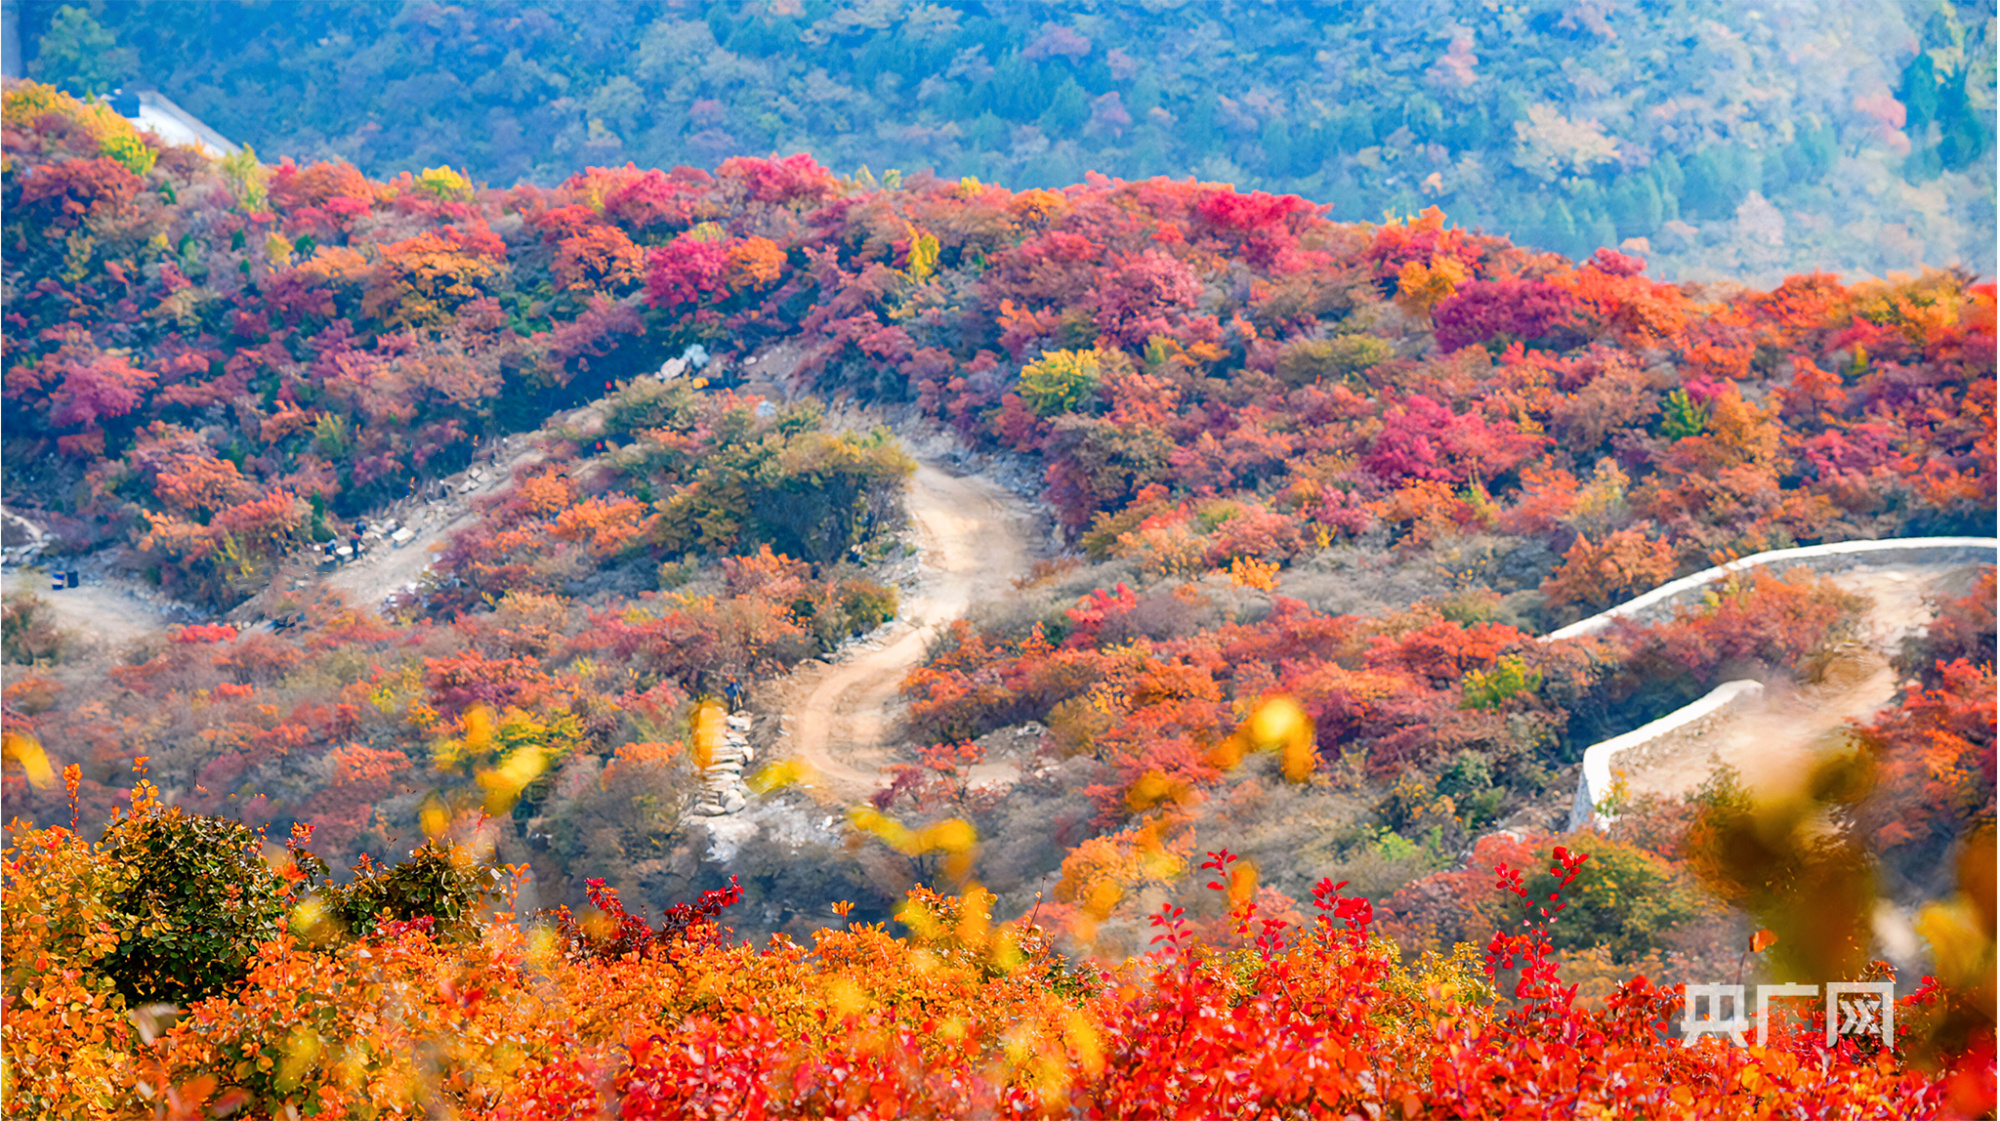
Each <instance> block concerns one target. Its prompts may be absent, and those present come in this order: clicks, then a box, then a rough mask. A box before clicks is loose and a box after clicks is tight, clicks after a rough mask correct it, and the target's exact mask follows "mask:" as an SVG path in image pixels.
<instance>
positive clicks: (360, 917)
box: [293, 841, 500, 939]
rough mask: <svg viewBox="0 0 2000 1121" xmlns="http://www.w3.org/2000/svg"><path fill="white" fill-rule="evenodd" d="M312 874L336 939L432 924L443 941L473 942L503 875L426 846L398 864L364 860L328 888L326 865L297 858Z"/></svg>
mask: <svg viewBox="0 0 2000 1121" xmlns="http://www.w3.org/2000/svg"><path fill="white" fill-rule="evenodd" d="M293 857H294V859H296V860H298V862H299V864H300V865H301V867H302V868H304V869H305V870H306V871H307V874H308V877H309V879H308V883H310V884H312V885H313V886H315V887H317V889H318V890H317V891H316V892H315V895H316V897H317V899H318V900H319V902H320V903H321V904H322V905H323V907H324V910H323V911H321V912H320V916H319V917H320V920H321V921H326V922H330V923H331V924H332V928H333V929H332V931H331V932H330V933H331V934H332V935H333V936H334V937H336V938H338V937H350V938H359V937H366V936H368V935H370V934H373V933H375V932H376V931H377V930H378V929H379V928H380V925H381V924H382V923H383V922H384V921H385V920H386V921H388V922H404V923H407V922H417V921H421V920H423V919H430V920H432V922H433V924H434V925H433V926H432V928H431V931H432V933H433V934H434V935H436V936H437V937H439V938H453V939H459V938H466V937H470V936H471V934H472V932H473V930H474V929H475V922H474V920H476V919H477V918H478V917H479V913H480V908H481V907H482V906H483V905H484V904H485V902H486V900H487V898H488V897H489V896H490V895H491V894H492V893H493V889H494V885H496V884H497V883H498V882H499V879H500V873H499V870H498V869H496V868H494V867H493V866H492V865H490V864H484V863H481V862H479V861H477V860H474V859H473V858H472V856H471V854H470V853H467V852H466V851H465V850H464V849H462V848H460V847H458V846H456V845H452V844H448V843H447V844H439V843H437V842H434V841H427V842H425V843H424V845H423V847H421V848H419V849H417V850H415V851H414V852H412V853H410V855H409V856H408V857H407V858H405V859H403V860H400V861H398V862H396V863H395V864H390V865H382V864H376V863H374V862H373V861H371V860H369V859H368V858H367V857H366V856H365V855H364V856H363V857H362V859H361V863H360V864H359V865H358V866H357V867H356V868H355V869H354V879H353V880H351V881H349V882H348V883H345V884H329V883H325V882H324V877H325V875H326V863H325V862H324V861H322V860H320V859H319V858H318V857H315V856H313V855H312V854H310V853H307V852H303V851H297V850H295V851H294V853H293Z"/></svg>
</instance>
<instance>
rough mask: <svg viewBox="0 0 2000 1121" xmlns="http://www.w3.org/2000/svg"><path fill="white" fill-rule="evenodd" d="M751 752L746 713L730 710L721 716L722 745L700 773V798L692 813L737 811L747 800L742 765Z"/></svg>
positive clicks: (747, 764) (712, 814)
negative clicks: (731, 711)
mask: <svg viewBox="0 0 2000 1121" xmlns="http://www.w3.org/2000/svg"><path fill="white" fill-rule="evenodd" d="M754 757H755V752H753V751H752V750H751V749H750V716H749V714H748V713H731V714H729V715H728V716H726V717H724V718H723V732H722V746H721V747H720V748H719V749H717V751H716V753H715V758H713V759H711V760H709V762H708V766H707V767H705V768H703V769H702V772H701V801H700V802H698V803H696V804H695V807H694V812H696V813H698V814H703V815H706V816H708V817H715V816H717V815H719V814H733V813H741V812H742V811H743V807H744V806H746V805H748V804H749V802H750V790H749V788H748V787H746V786H744V785H743V768H745V767H747V766H749V765H750V761H751V759H753V758H754Z"/></svg>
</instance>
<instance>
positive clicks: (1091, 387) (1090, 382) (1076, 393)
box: [1020, 350, 1104, 417]
mask: <svg viewBox="0 0 2000 1121" xmlns="http://www.w3.org/2000/svg"><path fill="white" fill-rule="evenodd" d="M1103 378H1104V369H1103V364H1102V362H1101V361H1100V360H1099V358H1098V355H1097V352H1096V351H1094V350H1045V351H1043V352H1042V356H1041V357H1040V358H1037V359H1035V360H1034V361H1033V362H1030V363H1028V364H1027V365H1026V366H1023V367H1022V368H1021V384H1020V393H1021V400H1022V401H1024V402H1026V403H1027V406H1028V408H1030V409H1033V410H1034V412H1035V415H1036V416H1042V417H1048V416H1055V415H1056V414H1058V413H1066V412H1070V411H1071V410H1073V409H1076V408H1079V407H1081V406H1082V405H1083V404H1084V402H1086V401H1089V400H1090V399H1091V398H1092V397H1093V396H1095V395H1096V393H1097V387H1098V385H1099V383H1100V382H1102V381H1103Z"/></svg>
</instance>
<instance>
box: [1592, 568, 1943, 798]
mask: <svg viewBox="0 0 2000 1121" xmlns="http://www.w3.org/2000/svg"><path fill="white" fill-rule="evenodd" d="M1977 568H1978V566H1976V565H1902V566H1897V567H1893V568H1890V567H1884V568H1867V569H1858V570H1855V571H1851V572H1844V573H1840V574H1837V575H1835V576H1834V577H1832V579H1833V581H1834V583H1836V584H1838V585H1840V586H1841V587H1842V588H1844V589H1846V590H1847V591H1850V592H1856V593H1859V594H1861V595H1865V596H1867V597H1868V598H1869V599H1870V600H1871V601H1872V603H1873V605H1872V606H1871V607H1870V608H1869V610H1868V612H1867V614H1866V615H1864V616H1863V618H1862V624H1861V634H1860V635H1859V636H1857V639H1858V640H1857V642H1856V643H1855V645H1854V646H1853V647H1852V648H1850V649H1849V650H1848V651H1846V652H1845V653H1844V654H1843V655H1842V656H1841V657H1839V658H1837V659H1836V660H1835V662H1834V664H1833V665H1832V666H1831V667H1829V668H1828V670H1827V671H1826V672H1825V673H1824V674H1823V675H1822V680H1821V681H1819V682H1817V683H1812V684H1804V685H1798V686H1789V685H1784V684H1776V685H1772V686H1770V687H1769V688H1768V690H1767V692H1766V693H1765V695H1764V698H1763V700H1762V701H1761V702H1759V703H1757V704H1754V705H1753V706H1751V707H1749V708H1746V709H1744V710H1743V711H1742V712H1740V713H1738V714H1736V715H1735V716H1733V717H1731V718H1730V719H1729V720H1728V721H1727V722H1726V723H1724V724H1722V725H1721V726H1720V727H1718V728H1716V729H1715V731H1714V732H1713V733H1712V734H1710V735H1709V736H1707V737H1706V738H1704V739H1703V740H1701V741H1699V742H1697V743H1691V744H1687V745H1684V746H1682V747H1681V748H1679V749H1678V750H1675V751H1673V752H1671V753H1669V754H1665V755H1662V756H1659V757H1657V758H1653V759H1650V760H1647V761H1646V762H1645V763H1643V764H1642V765H1640V766H1639V767H1636V768H1634V769H1632V770H1629V771H1626V772H1625V775H1626V782H1627V783H1628V784H1629V786H1630V788H1631V790H1632V792H1633V793H1635V794H1638V793H1658V794H1664V795H1667V796H1669V797H1677V796H1679V795H1681V794H1684V793H1686V792H1687V791H1690V790H1693V789H1695V788H1697V787H1699V786H1700V785H1701V784H1702V783H1703V782H1705V781H1707V779H1708V777H1709V775H1710V774H1711V773H1712V772H1713V771H1714V770H1715V769H1716V768H1717V767H1718V766H1722V765H1725V764H1726V765H1728V766H1731V767H1734V768H1735V769H1736V771H1737V773H1738V774H1739V775H1741V776H1742V778H1743V781H1744V783H1745V785H1747V786H1749V787H1750V788H1751V789H1753V790H1757V791H1760V792H1762V793H1764V794H1767V795H1774V794H1778V793H1781V792H1784V791H1787V790H1790V789H1793V788H1795V787H1797V786H1798V785H1799V784H1801V783H1803V782H1804V781H1805V780H1806V779H1807V778H1808V777H1809V776H1810V774H1811V772H1812V765H1813V763H1814V762H1815V761H1816V760H1818V759H1820V758H1822V757H1824V756H1825V755H1827V754H1830V753H1833V752H1837V751H1840V750H1844V749H1845V747H1846V744H1847V742H1848V740H1847V737H1846V734H1845V732H1846V729H1847V727H1848V721H1850V720H1859V721H1863V722H1866V721H1868V720H1869V718H1870V717H1872V716H1874V715H1875V714H1876V713H1877V712H1880V711H1881V710H1882V709H1884V708H1887V707H1889V706H1890V705H1891V704H1893V703H1895V700H1896V697H1897V695H1898V693H1899V692H1900V690H1899V688H1898V684H1897V674H1896V671H1895V668H1894V667H1893V666H1892V665H1890V661H1889V660H1890V659H1891V658H1892V657H1894V656H1895V654H1896V653H1897V651H1898V649H1899V648H1900V646H1901V644H1902V641H1903V639H1904V638H1905V637H1906V636H1908V635H1910V634H1912V633H1914V632H1915V631H1916V630H1917V628H1919V627H1922V626H1924V625H1925V624H1927V623H1929V622H1930V621H1931V619H1932V618H1933V616H1932V613H1931V610H1930V607H1929V606H1928V605H1927V604H1926V603H1925V602H1924V600H1925V597H1927V596H1930V597H1935V598H1937V599H1940V600H1944V599H1950V598H1954V597H1957V596H1962V595H1964V594H1965V593H1966V592H1967V591H1968V590H1969V589H1970V584H1971V579H1972V576H1973V574H1974V573H1975V572H1976V571H1977ZM1612 766H1613V769H1614V770H1617V769H1619V768H1618V764H1617V762H1616V761H1615V760H1614V761H1613V763H1612Z"/></svg>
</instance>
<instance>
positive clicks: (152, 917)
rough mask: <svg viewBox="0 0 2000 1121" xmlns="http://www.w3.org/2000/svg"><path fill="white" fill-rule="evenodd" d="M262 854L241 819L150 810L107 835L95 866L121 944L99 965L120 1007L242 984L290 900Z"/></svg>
mask: <svg viewBox="0 0 2000 1121" xmlns="http://www.w3.org/2000/svg"><path fill="white" fill-rule="evenodd" d="M259 847H260V844H259V840H258V837H257V835H256V834H255V833H253V832H251V831H250V829H249V828H248V827H247V826H245V825H244V824H243V823H242V822H240V821H231V820H229V819H227V818H221V817H209V816H206V815H203V814H191V813H187V812H185V811H183V810H181V809H180V808H179V807H167V808H164V809H161V808H158V807H157V806H149V807H147V808H146V809H144V810H143V811H142V812H140V813H138V814H137V815H135V816H133V817H129V818H123V819H120V820H118V821H116V822H113V823H112V825H111V827H110V828H109V829H107V830H105V834H104V839H103V840H102V841H101V842H100V843H99V845H98V860H99V861H100V863H101V864H103V865H108V866H109V867H108V869H107V870H108V872H109V883H110V884H111V885H112V886H111V890H110V891H109V892H108V893H107V896H106V899H105V902H106V904H107V908H106V910H107V915H106V917H107V919H108V920H109V921H110V922H111V923H112V925H113V927H114V928H115V929H116V931H117V934H118V944H117V946H116V947H115V948H114V949H112V950H111V951H110V952H109V953H107V954H106V955H104V956H103V957H102V958H100V959H99V961H98V963H97V967H98V969H99V970H101V971H102V972H103V973H104V974H105V975H106V976H108V977H110V978H111V979H112V980H113V981H114V982H115V983H116V984H117V986H118V990H119V992H121V993H123V994H124V995H125V998H126V1000H128V1001H130V1002H132V1003H134V1004H145V1003H153V1002H166V1003H170V1004H179V1005H183V1006H185V1005H187V1004H189V1003H192V1002H194V1001H197V1000H200V999H202V998H203V997H207V996H211V995H214V994H215V993H217V992H220V991H222V990H223V989H225V988H227V987H228V986H229V985H232V984H234V983H235V982H237V981H239V980H241V979H242V977H243V974H244V970H245V968H246V967H247V965H248V964H249V961H250V958H251V956H252V955H253V954H255V953H256V952H257V947H258V945H259V944H261V943H263V942H265V941H267V940H269V939H271V938H275V937H277V934H278V919H279V917H280V916H281V915H283V914H284V911H285V905H286V903H287V901H288V898H289V895H290V885H289V884H287V883H286V881H285V879H284V878H283V877H281V876H279V875H278V874H277V873H276V872H274V871H272V869H271V867H270V865H268V864H266V863H265V862H264V858H263V857H262V856H261V855H259V853H258V849H259Z"/></svg>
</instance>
